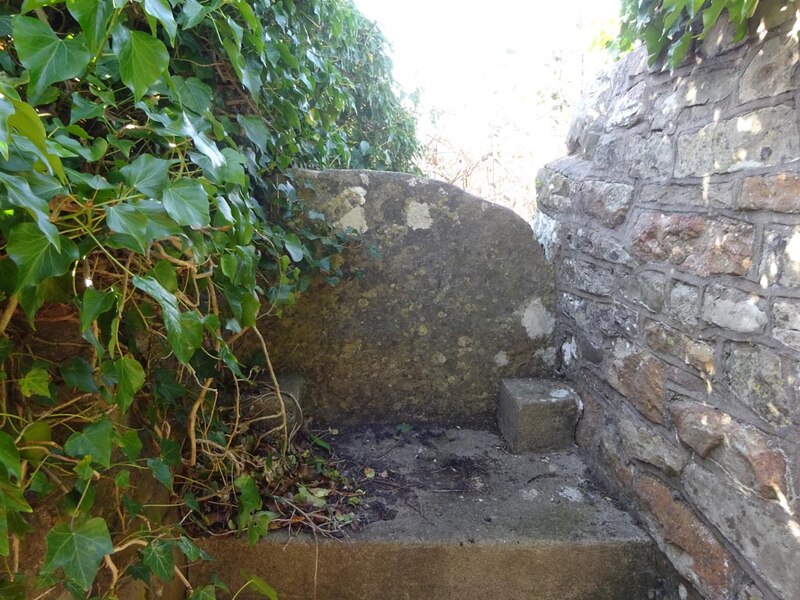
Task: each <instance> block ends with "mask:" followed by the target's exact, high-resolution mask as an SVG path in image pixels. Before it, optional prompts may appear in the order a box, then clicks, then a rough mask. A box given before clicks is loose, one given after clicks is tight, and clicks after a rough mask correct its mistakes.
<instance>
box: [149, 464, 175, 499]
mask: <svg viewBox="0 0 800 600" xmlns="http://www.w3.org/2000/svg"><path fill="white" fill-rule="evenodd" d="M147 466H148V467H149V469H150V471H151V472H152V473H153V477H155V478H156V480H157V481H159V482H161V483H162V484H163V485H164V487H166V488H167V489H168V490H170V491H172V471H170V470H169V467H168V466H167V465H166V464H165V463H164V461H163V460H161V459H159V458H148V459H147Z"/></svg>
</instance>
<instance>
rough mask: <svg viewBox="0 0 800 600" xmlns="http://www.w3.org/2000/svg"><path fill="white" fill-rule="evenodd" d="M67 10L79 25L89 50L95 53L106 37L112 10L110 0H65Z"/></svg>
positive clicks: (112, 6)
mask: <svg viewBox="0 0 800 600" xmlns="http://www.w3.org/2000/svg"><path fill="white" fill-rule="evenodd" d="M67 10H68V11H69V14H71V15H72V17H73V18H74V19H75V20H76V21H77V22H78V24H79V25H80V26H81V29H82V30H83V34H84V35H85V36H86V43H87V45H88V47H89V50H90V52H91V53H92V54H93V55H94V54H97V53H98V52H99V51H100V48H101V47H102V46H103V44H105V41H106V38H107V37H108V25H109V22H110V21H111V15H112V14H113V12H114V5H113V4H112V3H111V0H67Z"/></svg>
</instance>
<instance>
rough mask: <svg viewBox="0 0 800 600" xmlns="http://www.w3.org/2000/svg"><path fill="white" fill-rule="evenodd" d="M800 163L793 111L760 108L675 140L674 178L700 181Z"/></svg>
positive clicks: (779, 108) (799, 141) (783, 107)
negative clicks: (797, 161) (699, 179)
mask: <svg viewBox="0 0 800 600" xmlns="http://www.w3.org/2000/svg"><path fill="white" fill-rule="evenodd" d="M798 159H800V135H799V134H798V130H797V117H796V113H795V111H794V109H792V108H790V107H788V106H776V107H770V108H762V109H760V110H756V111H753V112H751V113H747V114H745V115H742V116H741V117H736V118H733V119H728V120H725V121H721V122H719V123H710V124H708V125H706V126H704V127H702V128H701V129H700V130H699V131H697V132H696V133H686V134H683V135H680V136H678V157H677V160H676V163H675V177H703V176H705V175H711V174H713V173H729V172H733V171H741V170H742V169H747V168H751V167H770V166H774V165H779V164H784V163H789V162H793V161H796V160H798Z"/></svg>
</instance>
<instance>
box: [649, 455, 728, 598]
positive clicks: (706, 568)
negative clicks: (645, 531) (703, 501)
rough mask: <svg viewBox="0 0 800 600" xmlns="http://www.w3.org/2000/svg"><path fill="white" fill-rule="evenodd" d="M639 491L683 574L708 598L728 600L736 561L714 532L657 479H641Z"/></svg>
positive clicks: (671, 556)
mask: <svg viewBox="0 0 800 600" xmlns="http://www.w3.org/2000/svg"><path fill="white" fill-rule="evenodd" d="M691 466H692V465H690V466H689V467H687V469H689V468H691ZM636 492H637V495H638V497H639V498H640V499H641V500H642V501H643V503H644V506H645V507H646V508H647V510H648V511H649V513H650V515H652V517H651V519H650V520H651V521H652V523H653V525H654V527H655V528H656V530H657V531H658V533H660V535H661V536H663V542H662V543H661V544H659V545H660V546H661V549H662V550H663V551H664V552H665V553H666V554H667V556H668V557H670V559H671V560H672V563H673V565H675V567H676V568H677V569H678V571H680V573H681V575H683V576H684V577H686V578H687V579H689V581H691V582H692V583H693V584H694V585H695V586H697V588H698V589H699V590H700V591H701V592H703V595H705V596H706V597H707V598H711V599H715V600H723V599H726V598H728V597H729V594H730V592H731V591H732V588H733V584H734V582H733V577H734V574H735V570H734V566H733V565H734V559H733V557H732V556H731V555H730V554H729V553H728V551H727V550H725V548H724V547H723V546H722V544H720V543H719V542H718V541H717V539H716V538H715V537H714V534H713V533H712V531H711V530H710V529H709V528H708V527H706V526H705V525H704V524H703V522H702V521H700V519H698V518H697V516H696V515H695V514H694V511H692V509H691V507H690V506H689V505H688V504H686V503H685V502H682V501H681V500H676V499H675V498H674V496H673V492H672V490H671V489H670V488H668V487H667V486H666V485H664V484H663V483H661V482H660V481H658V480H657V479H655V478H653V477H650V476H647V475H644V476H642V477H641V478H640V479H639V481H637V482H636Z"/></svg>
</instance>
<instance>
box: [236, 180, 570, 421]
mask: <svg viewBox="0 0 800 600" xmlns="http://www.w3.org/2000/svg"><path fill="white" fill-rule="evenodd" d="M295 186H296V188H297V194H298V197H299V198H301V199H302V200H303V201H304V202H305V203H306V204H307V205H308V206H309V207H310V208H312V209H314V210H316V211H319V212H321V213H323V214H324V215H325V216H326V218H327V219H328V220H329V221H330V222H331V223H333V224H334V225H336V226H338V227H341V228H348V227H351V228H353V229H356V230H358V231H359V232H360V233H361V241H360V243H359V244H358V245H357V246H355V247H353V248H351V249H350V251H349V252H348V253H347V254H346V256H345V261H346V262H345V270H346V272H347V274H348V275H347V277H346V278H345V279H344V280H343V281H342V282H341V283H339V284H338V285H337V286H336V287H329V286H327V285H325V284H324V283H320V284H319V285H318V286H316V287H315V288H314V289H313V290H311V291H310V293H308V294H305V295H303V296H302V297H300V298H299V300H298V302H297V305H296V306H295V307H293V308H292V309H291V310H287V311H286V312H285V314H284V316H283V318H282V319H279V320H266V321H264V322H263V323H261V324H260V329H261V330H262V331H263V332H264V334H265V337H266V340H267V343H268V345H269V350H270V354H271V358H272V361H273V363H274V364H275V367H276V369H278V370H279V371H280V372H284V373H298V374H301V375H303V376H304V377H305V378H306V379H307V380H308V382H309V384H310V386H309V388H310V389H309V390H308V394H306V397H307V398H308V400H309V405H308V406H306V408H307V409H308V410H307V412H309V413H310V414H313V415H314V416H315V417H317V418H322V419H324V420H327V421H332V422H334V423H342V422H351V423H352V422H370V421H372V422H389V423H401V422H402V421H404V420H406V421H426V420H437V421H445V422H451V423H457V424H466V423H470V422H473V423H476V422H487V421H490V420H493V418H494V412H495V406H496V400H497V394H498V391H499V384H500V379H501V378H503V377H517V376H523V375H524V376H528V375H536V374H540V375H545V374H548V373H552V368H553V363H554V358H555V351H554V347H553V328H554V325H555V307H554V300H553V298H554V296H553V280H554V278H553V269H552V266H551V265H550V264H549V263H548V262H547V261H546V260H545V257H544V254H543V253H542V250H541V248H539V246H538V245H537V244H536V243H535V241H534V237H533V233H532V232H531V230H530V227H529V226H528V224H527V223H526V222H525V221H524V220H523V219H522V218H520V217H519V216H517V215H516V214H515V213H513V212H512V211H511V210H509V209H507V208H503V207H500V206H497V205H495V204H491V203H489V202H486V201H484V200H481V199H480V198H477V197H475V196H471V195H469V194H467V193H465V192H463V191H462V190H460V189H458V188H456V187H454V186H451V185H447V184H445V183H441V182H437V181H431V180H427V179H421V178H417V177H414V176H411V175H403V174H398V173H377V172H368V171H326V172H314V171H298V172H296V174H295ZM253 342H254V340H250V341H249V342H248V343H253ZM257 350H258V345H257V344H254V345H253V347H252V348H251V352H254V351H257ZM245 353H247V351H246V350H245Z"/></svg>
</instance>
